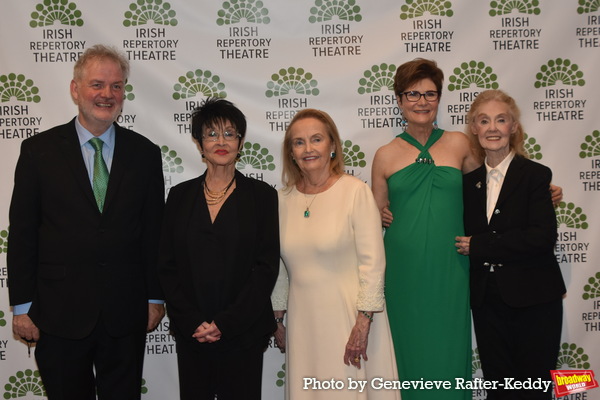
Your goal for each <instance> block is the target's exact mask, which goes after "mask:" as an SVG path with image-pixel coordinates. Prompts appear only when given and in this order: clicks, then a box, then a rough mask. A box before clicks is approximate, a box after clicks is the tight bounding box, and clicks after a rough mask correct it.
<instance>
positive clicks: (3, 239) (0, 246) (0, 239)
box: [0, 229, 8, 254]
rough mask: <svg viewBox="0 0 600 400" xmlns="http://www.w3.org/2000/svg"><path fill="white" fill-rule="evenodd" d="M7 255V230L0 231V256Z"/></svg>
mask: <svg viewBox="0 0 600 400" xmlns="http://www.w3.org/2000/svg"><path fill="white" fill-rule="evenodd" d="M2 253H4V254H6V253H8V229H6V230H5V229H3V230H1V231H0V254H2Z"/></svg>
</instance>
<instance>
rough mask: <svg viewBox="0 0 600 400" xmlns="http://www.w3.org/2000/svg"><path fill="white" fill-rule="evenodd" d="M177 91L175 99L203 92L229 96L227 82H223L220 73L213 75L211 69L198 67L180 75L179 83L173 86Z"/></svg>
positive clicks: (217, 95) (204, 94)
mask: <svg viewBox="0 0 600 400" xmlns="http://www.w3.org/2000/svg"><path fill="white" fill-rule="evenodd" d="M173 89H174V90H175V92H174V93H173V99H175V100H181V99H188V98H191V97H194V96H196V95H197V94H202V95H203V96H210V97H220V98H225V97H227V92H225V84H224V83H223V82H221V78H220V77H219V76H218V75H213V73H212V72H211V71H203V70H201V69H197V70H195V71H188V72H187V73H186V74H185V75H182V76H180V77H179V83H176V84H175V85H174V86H173Z"/></svg>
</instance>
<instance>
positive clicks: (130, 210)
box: [7, 119, 164, 339]
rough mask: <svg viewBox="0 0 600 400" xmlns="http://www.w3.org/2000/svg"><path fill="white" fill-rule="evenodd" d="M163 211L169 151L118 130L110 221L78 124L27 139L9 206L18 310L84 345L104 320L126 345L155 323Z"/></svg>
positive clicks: (13, 296)
mask: <svg viewBox="0 0 600 400" xmlns="http://www.w3.org/2000/svg"><path fill="white" fill-rule="evenodd" d="M163 206H164V182H163V174H162V157H161V153H160V149H159V148H158V147H157V146H156V145H154V144H152V143H151V142H150V141H149V140H148V139H146V138H144V137H143V136H141V135H139V134H137V133H135V132H133V131H130V130H127V129H124V128H122V127H120V126H118V125H116V124H115V151H114V156H113V161H112V166H111V172H110V177H109V182H108V188H107V194H106V202H105V206H104V208H105V210H104V213H102V214H101V213H100V212H99V211H98V206H97V205H96V201H95V199H94V195H93V192H92V187H91V184H90V180H89V177H88V172H87V169H86V167H85V164H84V161H83V156H82V154H81V148H80V144H79V140H78V137H77V132H76V130H75V120H74V119H73V120H72V121H71V122H69V123H68V124H65V125H61V126H57V127H54V128H52V129H50V130H48V131H46V132H42V133H40V134H39V135H36V136H33V137H31V138H28V139H26V140H24V141H23V143H22V145H21V154H20V156H19V160H18V163H17V167H16V170H15V186H14V190H13V195H12V201H11V205H10V213H9V214H10V215H9V217H10V233H9V243H10V245H9V249H8V257H7V262H8V282H9V293H10V304H11V305H17V304H23V303H27V302H32V303H33V304H32V305H31V309H30V311H29V316H30V318H31V319H32V320H33V322H34V323H35V324H36V325H37V327H38V328H39V329H40V330H42V331H44V332H46V333H49V334H52V335H56V336H60V337H64V338H69V339H79V338H83V337H85V336H87V335H88V334H89V333H90V332H91V331H92V329H93V328H94V326H95V325H96V324H97V322H98V321H99V318H101V319H102V321H104V323H105V326H106V329H108V332H109V333H110V334H111V335H113V336H115V337H117V336H121V335H125V334H128V333H131V331H132V330H133V329H137V330H139V329H140V328H141V327H142V326H144V327H145V326H146V324H147V318H148V317H147V314H148V299H162V291H161V289H160V285H159V283H158V276H157V273H156V257H157V245H158V238H159V234H160V223H161V219H162V210H163Z"/></svg>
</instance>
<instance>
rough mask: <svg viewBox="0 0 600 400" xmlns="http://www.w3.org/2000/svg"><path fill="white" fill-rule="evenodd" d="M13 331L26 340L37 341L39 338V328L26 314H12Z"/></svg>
mask: <svg viewBox="0 0 600 400" xmlns="http://www.w3.org/2000/svg"><path fill="white" fill-rule="evenodd" d="M13 333H14V334H15V335H17V336H18V337H20V338H21V339H24V340H27V341H34V342H37V341H38V340H39V338H40V330H39V329H38V327H37V326H35V324H34V323H33V321H32V320H31V318H29V315H27V314H21V315H15V316H13Z"/></svg>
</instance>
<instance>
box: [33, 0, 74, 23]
mask: <svg viewBox="0 0 600 400" xmlns="http://www.w3.org/2000/svg"><path fill="white" fill-rule="evenodd" d="M56 21H58V23H59V24H61V25H72V26H83V19H81V11H79V10H78V9H77V5H76V4H75V3H70V2H68V1H67V0H44V1H43V2H42V3H40V4H38V5H36V6H35V11H34V12H32V13H31V21H30V22H29V26H31V27H32V28H38V27H44V26H51V25H54V23H55V22H56Z"/></svg>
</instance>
